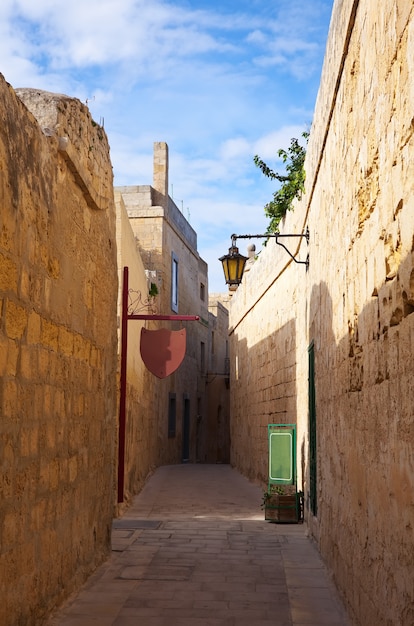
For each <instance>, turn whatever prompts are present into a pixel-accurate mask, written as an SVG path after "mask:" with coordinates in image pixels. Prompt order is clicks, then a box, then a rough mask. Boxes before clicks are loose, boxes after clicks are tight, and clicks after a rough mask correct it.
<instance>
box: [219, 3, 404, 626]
mask: <svg viewBox="0 0 414 626" xmlns="http://www.w3.org/2000/svg"><path fill="white" fill-rule="evenodd" d="M413 36H414V4H413V2H401V3H400V2H398V3H395V2H392V1H391V0H385V1H384V2H382V3H380V4H378V3H364V2H361V1H357V0H354V1H351V0H342V1H337V2H335V4H334V9H333V14H332V22H331V29H330V35H329V39H328V44H327V52H326V58H325V64H324V70H323V75H322V81H321V86H320V92H319V96H318V101H317V106H316V110H315V116H314V120H313V125H312V130H311V137H310V141H309V145H308V154H307V161H306V172H307V179H306V195H305V196H304V198H303V200H302V202H301V203H300V204H299V205H298V206H297V207H296V209H295V212H294V213H293V214H290V215H288V218H287V220H286V223H285V224H284V225H283V229H284V231H285V232H294V230H293V229H294V228H296V229H297V228H299V229H300V228H302V227H303V225H304V224H305V223H306V224H307V225H308V226H309V229H310V233H311V239H310V244H309V253H310V268H309V272H308V273H307V275H306V277H303V276H301V275H300V269H301V268H300V267H295V266H293V265H292V264H291V265H290V266H289V269H288V270H286V271H284V272H283V273H282V274H280V275H279V273H280V270H279V265H278V261H277V259H278V257H277V252H276V251H275V250H274V249H273V250H272V248H271V247H269V246H268V248H267V249H266V251H265V253H264V254H261V255H260V258H259V262H258V263H256V264H255V265H254V266H253V268H252V269H251V271H250V272H249V274H248V276H247V278H246V284H245V285H244V286H242V287H241V288H239V290H238V292H237V293H236V295H235V296H234V298H233V303H232V307H231V317H230V323H231V328H232V329H233V332H232V335H231V336H232V337H233V339H232V344H231V350H232V355H234V358H233V356H232V383H231V384H232V385H233V377H234V379H235V384H234V387H233V388H232V394H233V395H234V400H233V401H232V402H233V403H232V445H233V446H234V450H233V452H232V459H233V462H234V463H235V464H237V465H238V466H239V467H240V468H241V469H242V470H243V471H244V472H245V473H246V474H248V475H250V476H251V477H253V478H255V477H257V478H258V479H259V480H262V478H263V475H264V474H265V471H266V469H267V468H266V460H263V458H264V456H265V452H266V450H265V449H263V448H260V446H264V444H263V437H261V438H260V439H259V440H257V437H255V434H257V432H258V431H259V430H260V427H261V426H262V428H264V425H265V422H266V421H267V416H266V413H268V417H269V419H270V418H271V419H272V420H273V418H274V414H275V412H276V413H277V414H280V415H281V416H282V417H284V414H283V410H284V407H285V406H288V407H289V417H290V416H295V413H296V419H297V423H298V472H299V475H300V476H301V480H302V481H303V485H304V487H305V498H306V500H305V501H306V518H307V523H308V525H309V528H310V531H311V533H312V534H313V535H314V537H315V539H316V540H317V542H318V545H319V548H320V550H321V553H322V556H323V558H324V559H325V562H326V563H327V565H328V566H329V568H330V569H331V571H332V573H333V575H334V578H335V580H336V582H337V584H338V587H339V589H340V591H341V593H342V595H343V597H344V599H345V602H346V603H347V606H348V609H349V613H350V616H351V620H352V623H353V624H357V625H360V626H374V625H375V626H378V625H379V626H383V625H384V626H385V625H387V626H389V625H392V626H393V625H395V626H397V625H398V626H400V625H404V626H409V625H411V624H412V623H413V622H414V594H413V586H412V571H413V567H414V561H413V552H412V544H413V527H414V504H413V497H412V494H413V493H414V465H413V458H414V457H413V441H414V438H413V419H412V417H413V411H412V405H413V386H412V379H413V373H414V372H413V369H414V360H413V356H412V355H413V348H414V344H413V336H414V334H413V333H414V316H413V315H412V313H413V311H414V291H413V290H414V256H413V252H414V247H413V241H414V237H413V235H414V218H413V216H414V211H413V209H414V206H413V186H414V182H413V181H414V171H413V169H414V165H413V163H414V161H413V153H414V124H413V113H412V112H413V110H414V90H413V84H414V63H413V56H412V49H413V43H414V42H413ZM295 222H296V223H295ZM267 267H268V273H267V274H266V268H267ZM259 269H260V270H261V271H262V273H264V275H265V277H264V278H263V279H262V277H261V276H258V274H259V271H258V270H259ZM293 269H295V270H296V271H295V277H293V275H292V271H293ZM270 277H274V278H275V280H276V283H277V295H276V289H275V290H273V287H271V286H270V280H269V279H270ZM254 278H255V282H254V281H253V279H254ZM288 278H289V280H288ZM262 280H263V281H264V282H261V281H262ZM266 280H267V283H266ZM275 287H276V285H275ZM261 302H264V303H266V302H267V306H266V305H265V304H263V305H261V304H260V303H261ZM261 307H262V316H263V322H261V320H260V310H261ZM265 311H266V315H267V316H270V317H271V319H272V321H269V320H268V319H267V317H266V316H265ZM272 339H273V343H272ZM311 342H313V344H314V350H315V392H316V396H315V397H316V452H317V457H316V461H317V465H316V498H317V513H316V515H314V514H313V513H312V511H311V509H310V507H309V497H308V496H309V455H308V443H309V442H308V425H307V412H308V411H307V409H308V363H307V359H308V354H307V348H308V346H309V345H310V343H311ZM292 343H294V344H295V345H294V347H292ZM261 346H263V348H261ZM282 346H284V348H283V350H282ZM265 348H266V349H265ZM278 350H280V352H278ZM268 351H270V352H271V355H272V356H270V357H269V356H268V354H267V352H268ZM246 355H248V356H249V360H250V364H248V363H246V362H245V360H246V359H245V358H240V357H246ZM289 355H290V357H289ZM237 356H238V357H239V358H238V361H237ZM269 360H270V361H272V360H273V365H274V368H273V369H274V370H278V371H279V372H280V374H279V375H280V376H282V375H283V371H285V373H286V374H287V376H286V377H285V378H284V379H283V380H282V383H281V387H280V391H279V392H278V393H277V394H276V392H275V390H273V387H274V386H275V380H274V378H275V377H276V373H275V372H273V374H269V373H268V372H269V370H271V369H272V367H271V365H268V366H266V363H267V362H268V361H269ZM241 361H242V365H240V362H241ZM261 370H263V374H264V376H262V374H261ZM288 372H289V373H288ZM266 374H267V377H266ZM237 376H238V377H239V382H237ZM272 376H273V378H272ZM262 379H263V380H262ZM251 382H253V390H252V389H251V388H250V384H249V383H251ZM269 382H270V386H268V385H267V383H269ZM248 385H249V386H248ZM246 387H248V389H249V392H248V391H246ZM272 394H273V395H272ZM292 394H293V395H292ZM294 396H295V397H294ZM282 398H284V400H283V403H281V399H282ZM289 398H292V404H290V400H289ZM268 399H270V404H266V401H267V400H268ZM295 405H296V411H295ZM269 407H270V408H269ZM252 416H253V417H252ZM265 416H266V417H265ZM286 416H287V413H286ZM281 421H282V420H281ZM236 431H240V434H238V433H237V432H236ZM249 436H250V437H251V439H250V441H251V442H255V439H256V442H255V445H254V446H251V451H250V457H251V460H249V461H247V460H246V458H245V450H246V449H247V444H246V437H249Z"/></svg>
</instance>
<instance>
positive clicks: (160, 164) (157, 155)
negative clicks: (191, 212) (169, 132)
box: [152, 141, 168, 209]
mask: <svg viewBox="0 0 414 626" xmlns="http://www.w3.org/2000/svg"><path fill="white" fill-rule="evenodd" d="M152 186H153V189H154V191H155V197H154V201H155V204H156V205H158V206H162V207H163V208H164V209H166V208H167V207H168V146H167V144H166V143H165V141H155V142H154V174H153V181H152Z"/></svg>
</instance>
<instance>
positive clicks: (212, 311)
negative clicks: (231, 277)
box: [200, 294, 230, 463]
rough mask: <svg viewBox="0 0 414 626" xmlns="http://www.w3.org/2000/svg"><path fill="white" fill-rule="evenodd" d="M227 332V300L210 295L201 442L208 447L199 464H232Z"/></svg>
mask: <svg viewBox="0 0 414 626" xmlns="http://www.w3.org/2000/svg"><path fill="white" fill-rule="evenodd" d="M228 328H229V313H228V298H226V297H225V296H223V294H211V295H210V296H209V345H208V351H209V358H208V371H207V391H208V413H207V419H204V424H203V427H204V429H205V431H206V436H204V437H203V438H202V440H203V441H205V443H206V445H205V447H204V450H203V451H202V452H201V454H200V460H203V461H204V462H206V461H207V462H208V463H229V461H230V385H229V382H230V370H229V366H230V359H229V340H228ZM207 434H208V436H207ZM200 448H201V446H200Z"/></svg>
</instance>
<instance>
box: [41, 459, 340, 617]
mask: <svg viewBox="0 0 414 626" xmlns="http://www.w3.org/2000/svg"><path fill="white" fill-rule="evenodd" d="M200 484H202V485H203V489H198V491H197V493H198V494H199V498H200V507H194V506H193V503H192V502H191V501H190V502H189V503H188V498H187V492H186V490H188V489H189V490H190V492H191V493H194V492H195V491H196V487H197V485H198V486H199V485H200ZM160 485H162V488H163V507H162V511H163V514H162V516H160V510H159V507H151V505H150V502H151V501H155V500H156V494H157V489H159V488H160ZM166 486H168V489H165V487H166ZM218 489H220V498H219V499H217V498H216V493H217V490H218ZM226 494H228V496H227V497H228V502H229V503H228V504H226V503H225V499H226ZM260 500H261V490H260V489H259V488H258V487H257V486H255V485H252V484H251V483H249V482H248V481H247V480H246V479H244V478H243V477H241V476H240V475H239V474H238V473H237V472H235V471H234V470H232V469H231V468H230V467H229V466H225V465H219V466H211V465H210V466H209V465H195V466H191V465H185V466H184V465H183V466H172V467H169V468H160V469H159V470H157V472H155V474H154V476H153V477H152V478H151V479H150V480H149V482H148V483H147V485H146V487H145V489H144V490H143V492H142V493H141V494H140V495H139V496H137V497H136V498H135V499H134V501H133V503H132V505H131V507H130V509H129V510H128V512H127V514H128V517H127V518H126V517H124V518H122V519H120V520H115V521H114V524H113V530H112V539H113V553H112V556H111V558H110V559H109V560H108V561H107V562H106V563H105V564H104V565H103V566H102V567H101V568H99V569H98V570H97V572H95V574H94V575H93V576H92V577H91V578H90V579H89V580H88V582H87V583H86V585H85V587H84V588H83V589H82V590H81V591H80V592H79V594H78V595H77V596H76V597H74V598H72V600H71V601H70V602H69V603H68V604H67V605H66V606H64V607H63V608H62V609H61V611H60V612H59V613H58V614H56V615H55V616H54V618H53V620H52V621H50V622H49V625H48V626H95V624H99V626H137V624H143V625H144V626H270V625H272V626H348V621H347V618H346V615H345V612H344V610H343V607H342V605H341V604H340V602H339V599H338V595H337V593H336V590H335V588H334V586H333V584H332V581H331V580H330V578H329V576H328V573H327V572H326V570H325V568H324V565H323V562H322V561H321V559H320V557H319V554H318V552H317V551H316V549H315V546H314V545H313V544H312V543H311V542H310V540H309V539H308V538H307V537H306V535H305V531H306V528H305V526H304V525H298V524H293V525H283V526H281V525H277V524H271V523H268V522H265V521H264V519H263V516H262V514H261V513H259V514H258V510H259V511H260V508H259V507H260ZM230 503H231V504H230ZM200 509H202V510H203V511H205V512H206V516H208V519H206V517H203V518H199V517H196V515H198V514H199V511H200Z"/></svg>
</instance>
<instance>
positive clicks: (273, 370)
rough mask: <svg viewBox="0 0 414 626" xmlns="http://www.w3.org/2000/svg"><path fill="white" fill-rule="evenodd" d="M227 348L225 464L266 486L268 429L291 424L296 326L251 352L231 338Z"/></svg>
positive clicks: (288, 326)
mask: <svg viewBox="0 0 414 626" xmlns="http://www.w3.org/2000/svg"><path fill="white" fill-rule="evenodd" d="M275 324H277V320H276V321H275ZM233 345H234V346H235V348H234V349H235V354H234V356H233V358H232V361H233V365H232V367H234V368H235V370H234V371H233V372H232V390H231V422H230V423H231V463H232V465H234V466H236V467H237V468H238V469H239V471H240V472H241V473H242V474H244V475H245V476H247V477H248V478H249V479H251V480H253V481H256V482H259V483H261V484H267V481H268V457H269V450H268V429H267V427H268V424H296V420H297V403H296V393H297V388H296V385H297V381H296V322H295V320H294V319H292V320H290V321H289V322H287V323H286V324H284V325H282V326H281V327H280V328H278V330H275V331H274V332H273V333H271V334H269V335H268V336H266V337H265V338H264V339H262V340H261V341H259V342H257V343H256V344H254V345H253V346H251V347H248V344H247V341H246V340H245V339H240V340H239V339H238V336H237V334H235V336H234V339H233Z"/></svg>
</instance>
